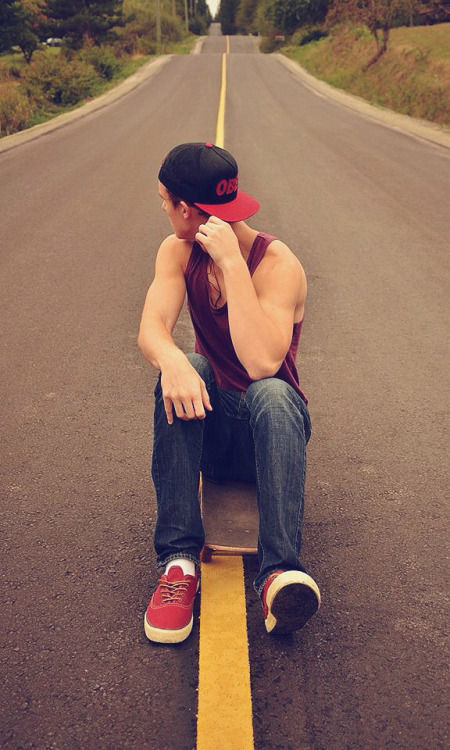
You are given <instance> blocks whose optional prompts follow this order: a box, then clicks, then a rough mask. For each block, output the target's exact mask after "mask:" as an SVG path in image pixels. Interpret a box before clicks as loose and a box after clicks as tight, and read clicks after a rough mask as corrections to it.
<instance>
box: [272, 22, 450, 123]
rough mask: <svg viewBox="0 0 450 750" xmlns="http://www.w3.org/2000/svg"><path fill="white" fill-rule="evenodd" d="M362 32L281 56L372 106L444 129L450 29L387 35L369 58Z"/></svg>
mask: <svg viewBox="0 0 450 750" xmlns="http://www.w3.org/2000/svg"><path fill="white" fill-rule="evenodd" d="M375 49H376V48H375V41H374V39H373V37H372V35H371V34H370V32H369V30H368V29H367V28H365V27H352V28H350V27H340V28H335V29H333V30H332V33H331V34H330V36H328V37H326V38H325V39H320V40H319V41H317V42H311V43H310V44H307V45H305V46H303V47H300V46H298V45H293V44H291V45H290V46H286V47H284V48H282V50H281V51H282V52H283V53H284V54H286V55H287V56H288V57H290V58H292V59H294V60H296V61H297V62H299V63H300V64H301V65H303V66H304V67H305V68H306V69H307V70H309V71H310V72H311V73H312V74H313V75H315V76H317V77H318V78H321V79H322V80H324V81H327V83H330V84H331V85H333V86H336V87H338V88H341V89H344V90H345V91H348V92H350V93H352V94H355V95H357V96H361V97H362V98H364V99H367V100H368V101H369V102H371V103H372V104H375V105H379V106H383V107H388V108H389V109H393V110H395V111H397V112H401V113H403V114H407V115H410V116H412V117H417V118H421V119H425V120H430V121H432V122H435V123H438V124H440V125H450V24H438V25H436V26H416V27H405V28H398V29H392V31H391V39H390V44H389V48H388V50H387V52H386V53H385V54H384V55H383V56H382V57H381V58H380V60H379V61H378V62H377V63H376V64H375V65H373V66H372V67H371V68H369V69H368V70H367V71H364V66H365V65H366V64H367V63H368V61H369V60H370V59H371V57H372V56H373V55H374V53H375Z"/></svg>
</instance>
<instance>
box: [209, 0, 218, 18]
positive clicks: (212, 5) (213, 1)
mask: <svg viewBox="0 0 450 750" xmlns="http://www.w3.org/2000/svg"><path fill="white" fill-rule="evenodd" d="M206 2H207V3H208V5H209V9H210V11H211V15H212V17H213V18H214V16H215V15H216V13H217V8H218V7H219V5H220V0H206Z"/></svg>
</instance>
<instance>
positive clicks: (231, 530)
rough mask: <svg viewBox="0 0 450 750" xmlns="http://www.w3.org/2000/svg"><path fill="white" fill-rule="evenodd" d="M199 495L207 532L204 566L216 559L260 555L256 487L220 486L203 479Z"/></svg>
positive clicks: (246, 484)
mask: <svg viewBox="0 0 450 750" xmlns="http://www.w3.org/2000/svg"><path fill="white" fill-rule="evenodd" d="M199 495H200V506H201V511H202V518H203V526H204V529H205V544H204V547H203V550H202V555H201V560H202V562H204V563H208V562H211V558H212V556H213V555H257V554H258V548H257V544H258V524H259V515H258V507H257V500H256V485H254V484H250V483H247V482H225V483H224V484H216V483H215V482H211V481H210V480H208V479H206V478H205V477H202V478H201V482H200V488H199Z"/></svg>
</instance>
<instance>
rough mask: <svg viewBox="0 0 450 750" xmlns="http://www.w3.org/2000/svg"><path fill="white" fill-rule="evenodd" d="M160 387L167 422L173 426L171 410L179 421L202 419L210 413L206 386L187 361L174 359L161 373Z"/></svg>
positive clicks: (210, 408) (185, 359) (210, 407)
mask: <svg viewBox="0 0 450 750" xmlns="http://www.w3.org/2000/svg"><path fill="white" fill-rule="evenodd" d="M161 387H162V392H163V399H164V409H165V412H166V416H167V422H168V423H169V424H173V410H174V409H175V414H176V415H177V417H179V418H180V419H184V420H188V419H204V418H205V409H207V410H208V411H212V406H211V402H210V400H209V395H208V391H207V390H206V385H205V383H204V381H203V380H202V378H201V377H200V375H199V374H198V372H197V371H196V369H195V368H194V367H192V365H191V363H190V362H189V361H188V359H187V358H186V357H185V356H184V355H182V358H181V357H180V358H178V357H177V359H176V361H174V362H173V363H171V364H170V365H167V366H165V367H164V368H163V369H162V371H161Z"/></svg>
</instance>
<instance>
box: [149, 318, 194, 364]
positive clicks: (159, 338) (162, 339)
mask: <svg viewBox="0 0 450 750" xmlns="http://www.w3.org/2000/svg"><path fill="white" fill-rule="evenodd" d="M138 345H139V348H140V349H141V352H142V354H143V355H144V357H145V359H146V360H148V362H150V364H152V365H153V367H155V368H156V369H157V370H160V371H162V370H163V368H164V367H165V365H166V363H169V362H172V361H173V360H174V358H177V357H180V356H183V357H184V356H185V355H184V354H183V352H182V351H181V349H180V348H179V347H178V346H177V345H176V344H175V341H174V340H173V338H172V334H171V333H170V332H169V331H168V330H167V328H166V326H165V325H164V323H163V322H162V321H156V320H154V321H153V322H152V323H151V324H147V325H146V326H141V329H140V331H139V336H138Z"/></svg>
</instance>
